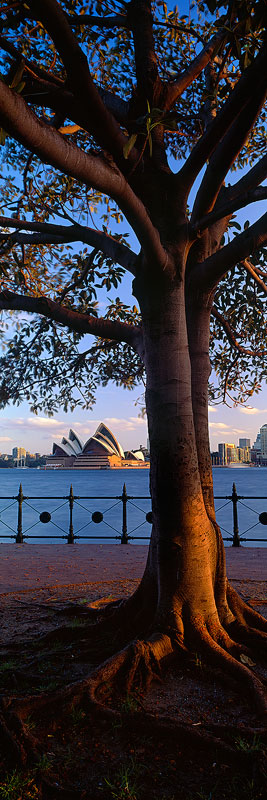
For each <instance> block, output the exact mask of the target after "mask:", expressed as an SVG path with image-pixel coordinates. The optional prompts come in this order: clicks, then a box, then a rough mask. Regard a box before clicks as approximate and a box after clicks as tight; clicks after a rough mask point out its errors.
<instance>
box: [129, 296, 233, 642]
mask: <svg viewBox="0 0 267 800" xmlns="http://www.w3.org/2000/svg"><path fill="white" fill-rule="evenodd" d="M138 299H139V302H140V305H141V311H142V318H143V331H144V347H145V366H146V381H147V387H146V406H147V415H148V427H149V438H150V459H151V472H150V489H151V497H152V511H153V532H152V556H151V558H152V559H153V553H154V571H155V572H156V577H157V584H158V619H159V620H160V622H161V623H162V620H164V618H165V619H167V618H168V626H169V627H171V626H172V625H174V624H175V625H177V618H178V617H179V616H181V615H183V606H184V604H185V603H187V602H188V600H189V598H190V602H191V604H192V613H194V610H195V612H196V613H198V612H199V610H200V609H201V611H202V612H203V614H204V616H212V615H214V614H216V606H215V601H214V583H215V575H216V564H217V537H216V532H215V531H214V527H213V525H212V523H211V520H210V518H209V514H208V513H207V511H206V507H205V501H204V496H203V490H202V481H201V475H203V474H204V468H203V469H202V467H201V474H200V465H199V457H198V446H197V441H196V431H195V421H194V410H193V404H192V385H193V384H192V375H191V361H190V353H189V345H188V334H187V320H186V313H185V300H184V286H183V284H182V283H180V284H178V285H176V286H173V287H172V288H168V289H167V288H166V287H162V291H159V292H158V293H157V294H154V295H153V297H152V298H151V301H149V300H147V299H146V301H145V302H143V298H142V293H140V295H139V297H138ZM200 368H201V367H200ZM193 383H194V382H193ZM194 385H195V384H194ZM196 401H197V398H196ZM205 414H207V408H206V405H205V403H204V399H203V417H204V416H205ZM206 424H207V423H206ZM200 428H201V418H200V420H199V428H198V429H197V435H198V437H199V436H200ZM206 465H207V469H206V472H207V475H208V460H206ZM208 488H210V487H208ZM204 491H205V493H206V489H205V487H204Z"/></svg>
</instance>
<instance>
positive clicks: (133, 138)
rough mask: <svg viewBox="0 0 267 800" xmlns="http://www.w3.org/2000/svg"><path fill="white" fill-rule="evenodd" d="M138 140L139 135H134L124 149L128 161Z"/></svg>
mask: <svg viewBox="0 0 267 800" xmlns="http://www.w3.org/2000/svg"><path fill="white" fill-rule="evenodd" d="M136 139H137V133H132V135H131V136H130V138H129V139H128V141H127V142H126V144H125V145H124V148H123V155H124V158H126V159H127V158H128V156H129V154H130V152H131V150H132V149H133V147H134V145H135V142H136Z"/></svg>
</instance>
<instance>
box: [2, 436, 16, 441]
mask: <svg viewBox="0 0 267 800" xmlns="http://www.w3.org/2000/svg"><path fill="white" fill-rule="evenodd" d="M13 441H14V439H11V436H0V442H13Z"/></svg>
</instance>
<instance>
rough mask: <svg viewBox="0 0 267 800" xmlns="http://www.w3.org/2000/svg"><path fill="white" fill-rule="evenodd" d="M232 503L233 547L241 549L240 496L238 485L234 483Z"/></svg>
mask: <svg viewBox="0 0 267 800" xmlns="http://www.w3.org/2000/svg"><path fill="white" fill-rule="evenodd" d="M232 503H233V534H234V535H233V545H232V546H233V547H240V538H239V530H238V515H237V503H238V495H237V491H236V485H235V483H233V491H232Z"/></svg>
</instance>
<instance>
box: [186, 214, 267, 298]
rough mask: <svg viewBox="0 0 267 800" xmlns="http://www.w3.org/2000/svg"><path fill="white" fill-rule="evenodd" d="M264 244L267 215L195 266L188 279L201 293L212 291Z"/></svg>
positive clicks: (266, 231) (266, 236) (266, 232)
mask: <svg viewBox="0 0 267 800" xmlns="http://www.w3.org/2000/svg"><path fill="white" fill-rule="evenodd" d="M266 242H267V213H266V214H263V216H262V217H260V219H259V220H258V222H255V223H254V225H251V226H250V227H249V228H247V230H245V231H244V232H243V233H240V234H239V235H238V236H235V238H234V239H233V240H232V241H231V242H230V243H229V244H227V245H225V247H222V249H221V250H218V252H217V253H214V255H212V256H210V257H209V258H207V259H206V261H203V262H202V263H200V264H196V266H195V267H194V268H193V270H192V272H191V278H190V279H191V280H192V281H193V282H194V287H195V288H196V289H197V288H198V287H199V288H200V289H201V291H203V292H204V291H210V290H212V289H214V288H215V286H216V285H217V283H218V281H219V280H220V279H221V278H223V276H224V275H226V273H227V272H228V271H229V270H230V269H232V267H235V265H236V264H238V263H239V262H240V261H243V259H245V258H247V256H249V255H251V254H252V253H253V252H254V251H255V250H257V249H258V248H259V247H262V245H264V244H265V243H266Z"/></svg>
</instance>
